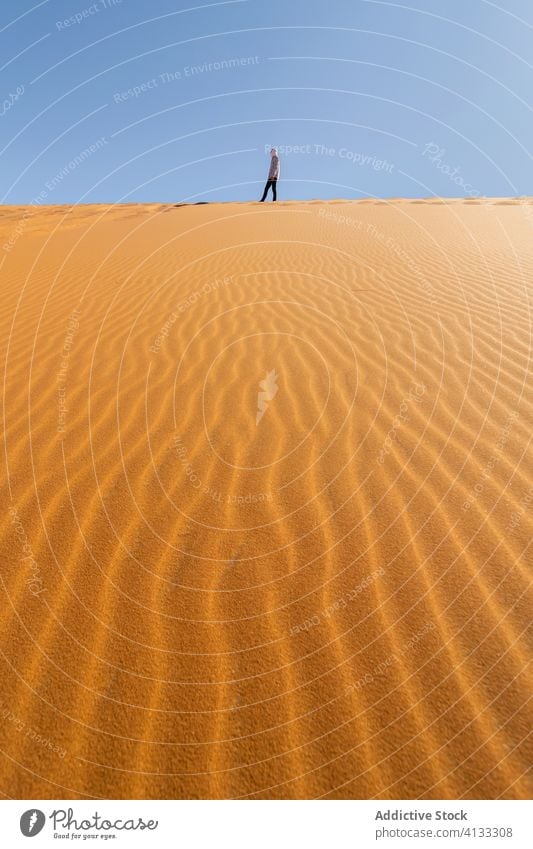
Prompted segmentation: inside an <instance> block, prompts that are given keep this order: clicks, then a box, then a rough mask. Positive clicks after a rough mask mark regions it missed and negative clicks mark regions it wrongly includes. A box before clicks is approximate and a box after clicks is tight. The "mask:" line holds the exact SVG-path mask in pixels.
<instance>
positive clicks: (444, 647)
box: [0, 199, 533, 799]
mask: <svg viewBox="0 0 533 849" xmlns="http://www.w3.org/2000/svg"><path fill="white" fill-rule="evenodd" d="M531 203H532V202H531V201H529V200H527V199H524V200H523V201H520V200H509V201H507V200H485V199H483V200H479V201H478V200H476V201H458V200H439V199H436V200H428V201H408V200H392V201H371V200H368V201H359V202H329V203H325V202H314V203H278V204H277V205H273V204H264V205H260V204H253V203H252V204H222V205H221V204H213V205H207V206H201V205H198V206H178V207H173V206H169V205H160V204H159V205H158V204H152V205H145V206H137V205H124V206H116V207H112V206H87V207H77V208H74V209H72V210H70V209H69V208H66V207H65V208H59V207H49V208H40V209H39V208H27V209H23V208H13V207H4V208H3V209H2V211H1V214H0V262H1V263H2V264H1V270H2V280H3V292H2V310H1V316H0V320H1V328H0V332H1V336H0V339H1V346H2V359H3V365H4V369H3V372H4V381H5V382H4V408H3V415H4V429H5V441H4V449H5V450H4V451H3V452H2V456H3V462H4V463H5V464H6V465H7V472H6V473H5V476H3V477H4V480H5V486H4V487H3V495H4V504H5V507H4V509H3V510H2V511H1V514H0V521H1V527H0V537H1V557H2V564H3V586H2V594H3V604H2V613H1V631H0V643H1V650H2V658H1V661H0V663H1V674H2V689H1V693H0V750H1V751H2V760H1V771H0V774H1V780H0V789H1V791H2V793H3V794H4V795H5V796H6V797H14V798H16V797H29V798H81V797H111V798H121V797H123V798H128V797H132V798H143V797H148V798H182V797H185V798H190V797H192V798H219V797H224V798H226V797H231V798H235V797H238V798H240V797H252V798H253V797H255V798H269V797H275V798H309V797H310V798H314V797H329V798H333V797H340V798H342V797H347V798H372V797H380V798H405V799H413V798H419V797H420V798H461V797H465V798H496V797H502V798H520V797H524V796H527V795H529V794H530V793H531V786H530V785H528V777H527V769H528V766H529V765H530V763H531V748H529V750H528V740H527V735H528V731H529V728H530V727H531V717H530V716H529V717H528V714H527V699H528V697H529V694H530V692H531V680H529V681H528V679H527V664H528V661H529V659H530V657H531V649H530V647H529V648H528V645H527V639H526V637H527V634H526V629H527V626H528V623H529V622H530V620H531V597H529V599H528V597H527V590H528V571H527V561H528V554H529V560H530V561H531V557H530V551H531V549H528V545H529V543H530V540H531V530H532V508H533V488H532V484H533V475H532V465H531V453H530V450H529V446H530V438H531V430H532V419H531V415H532V397H533V395H532V381H531V366H530V361H529V357H530V354H531V345H530V341H531V339H530V331H531V313H530V308H529V306H528V298H529V303H531V296H532V285H531V280H532V274H533V206H532V205H530V204H531ZM2 246H3V247H2ZM528 363H529V369H530V370H529V373H528ZM269 374H270V376H268V375H269ZM261 382H263V384H262V385H260V383H261ZM260 392H263V393H264V395H263V396H262V397H261V398H258V393H260ZM258 401H259V402H260V404H259V411H260V412H261V413H262V414H261V415H260V416H259V417H258V416H257V413H258ZM257 419H259V420H257Z"/></svg>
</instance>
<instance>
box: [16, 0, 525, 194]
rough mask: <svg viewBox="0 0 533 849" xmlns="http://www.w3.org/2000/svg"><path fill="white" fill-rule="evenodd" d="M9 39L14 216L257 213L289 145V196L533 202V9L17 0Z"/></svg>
mask: <svg viewBox="0 0 533 849" xmlns="http://www.w3.org/2000/svg"><path fill="white" fill-rule="evenodd" d="M76 16H77V18H76ZM69 18H71V21H70V22H69V21H67V19H69ZM66 21H67V22H66ZM0 39H1V47H2V50H1V54H0V55H1V57H2V59H1V63H2V71H1V75H2V76H1V78H2V101H3V105H2V108H1V110H0V113H1V114H0V127H1V130H2V132H1V135H0V149H1V164H2V168H1V181H2V186H1V192H2V203H10V204H13V203H31V202H32V201H33V202H35V201H36V199H37V200H40V202H41V203H53V204H57V203H95V202H103V201H108V202H132V201H139V202H143V201H165V202H175V201H176V202H177V201H182V200H191V201H219V200H249V199H255V198H257V196H258V194H259V193H260V191H261V189H262V186H263V184H264V181H265V177H266V173H267V168H268V162H267V156H266V155H265V147H269V146H270V145H273V144H275V145H278V146H280V148H281V149H282V155H281V161H282V182H281V183H280V187H279V194H280V196H281V197H282V198H302V199H306V198H315V197H316V198H330V197H347V198H358V197H362V196H378V197H398V196H403V197H416V196H422V197H426V196H429V195H432V194H436V195H443V196H448V197H454V196H458V197H462V196H465V195H466V196H468V195H473V196H475V195H488V196H491V195H497V196H507V195H533V167H532V159H531V152H530V151H531V149H532V143H533V111H532V109H533V107H532V92H533V68H532V66H533V49H532V44H533V2H531V0H500V2H488V0H406V2H405V4H403V5H402V4H400V3H398V2H377V0H324V1H323V2H316V0H270V2H265V0H240V1H238V2H235V0H234V2H226V3H223V2H222V3H203V4H201V3H200V2H197V0H185V2H183V0H174V2H172V0H150V2H141V0H121V2H119V0H95V2H90V0H44V1H43V0H36V2H30V0H17V2H15V3H7V2H4V3H2V6H1V11H0ZM210 66H211V67H210ZM201 68H203V71H201V70H200V69H201ZM143 85H144V89H143ZM134 87H137V91H136V92H133V88H134ZM139 89H140V90H139ZM98 140H100V141H99V142H98ZM91 146H93V148H92V149H91ZM295 146H297V147H298V148H299V150H297V151H293V152H285V153H283V148H287V147H290V148H294V147H295ZM83 151H85V153H83ZM87 151H89V152H87ZM80 157H81V158H80ZM76 158H78V159H77V160H76ZM69 163H70V164H69ZM47 184H48V185H47Z"/></svg>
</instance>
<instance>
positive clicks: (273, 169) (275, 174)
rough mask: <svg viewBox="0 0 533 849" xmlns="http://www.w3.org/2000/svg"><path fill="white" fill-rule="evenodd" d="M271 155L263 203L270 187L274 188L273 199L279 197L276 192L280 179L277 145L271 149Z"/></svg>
mask: <svg viewBox="0 0 533 849" xmlns="http://www.w3.org/2000/svg"><path fill="white" fill-rule="evenodd" d="M270 156H271V159H270V169H269V171H268V179H267V181H266V186H265V191H264V192H263V197H262V198H261V203H262V202H263V201H264V200H265V198H266V196H267V194H268V190H269V189H272V200H277V199H278V195H277V192H276V187H277V184H278V179H279V156H278V149H277V147H273V148H272V150H271V151H270Z"/></svg>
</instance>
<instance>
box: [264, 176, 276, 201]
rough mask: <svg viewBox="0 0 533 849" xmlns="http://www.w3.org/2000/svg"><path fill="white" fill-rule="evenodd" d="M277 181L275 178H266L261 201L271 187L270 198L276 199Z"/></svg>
mask: <svg viewBox="0 0 533 849" xmlns="http://www.w3.org/2000/svg"><path fill="white" fill-rule="evenodd" d="M277 182H278V181H277V180H267V182H266V186H265V191H264V192H263V197H262V198H261V202H262V201H264V200H265V198H266V196H267V194H268V190H269V189H272V200H277V199H278V196H277V194H276V186H277Z"/></svg>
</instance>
